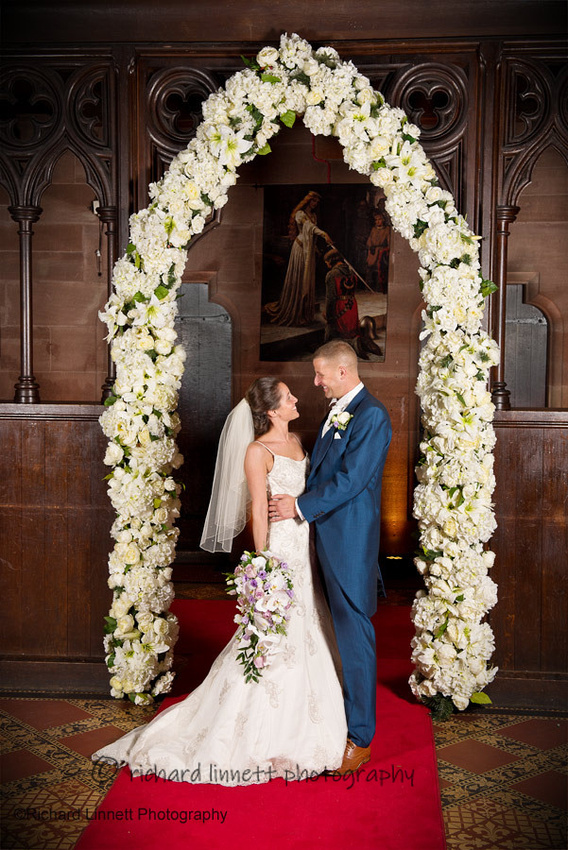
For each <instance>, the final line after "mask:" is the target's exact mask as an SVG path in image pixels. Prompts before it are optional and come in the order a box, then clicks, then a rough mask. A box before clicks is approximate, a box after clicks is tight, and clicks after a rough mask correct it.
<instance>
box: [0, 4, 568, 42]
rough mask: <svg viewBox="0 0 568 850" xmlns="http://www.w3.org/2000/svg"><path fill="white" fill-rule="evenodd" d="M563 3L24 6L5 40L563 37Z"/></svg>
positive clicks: (12, 8)
mask: <svg viewBox="0 0 568 850" xmlns="http://www.w3.org/2000/svg"><path fill="white" fill-rule="evenodd" d="M563 7H564V4H563V3H561V2H555V0H522V2H519V0H499V2H495V0H459V2H456V0H436V2H434V3H424V2H423V0H406V2H405V3H400V0H379V2H377V0H358V2H357V4H356V5H352V4H349V3H344V2H333V0H332V2H323V0H319V2H318V0H316V2H312V3H306V2H305V0H287V2H286V3H275V2H256V3H250V4H249V3H243V2H242V0H229V2H227V0H209V2H207V3H206V4H205V3H202V2H197V0H190V2H187V0H167V2H162V3H161V4H160V7H159V12H157V7H156V4H155V3H152V2H151V0H122V2H120V3H108V2H107V0H81V2H77V0H75V2H74V3H68V2H65V0H54V2H50V3H49V4H46V3H45V2H44V0H19V2H17V3H7V4H6V8H5V10H4V15H3V29H4V38H5V39H6V40H7V41H9V42H14V41H15V42H21V41H28V42H30V41H37V42H40V43H55V44H57V43H69V42H71V43H74V42H107V43H108V42H109V41H110V42H119V41H126V40H132V41H148V42H155V41H164V42H170V43H172V42H174V43H175V42H180V41H187V42H199V41H220V42H227V41H240V40H243V41H259V40H260V42H261V43H264V42H268V41H270V42H274V41H275V40H276V39H278V37H279V35H280V33H281V32H299V33H301V35H302V36H303V37H304V38H308V39H312V40H316V41H320V42H321V41H328V40H330V39H361V38H371V39H392V38H439V39H443V38H456V37H460V36H464V35H469V34H470V33H476V34H479V35H481V34H483V35H486V36H488V37H491V36H494V37H495V36H497V37H498V36H507V35H508V36H511V35H522V34H524V33H533V34H535V35H536V34H539V33H540V34H542V33H546V34H553V33H561V32H563V31H564V29H565V26H566V20H565V9H564V8H563Z"/></svg>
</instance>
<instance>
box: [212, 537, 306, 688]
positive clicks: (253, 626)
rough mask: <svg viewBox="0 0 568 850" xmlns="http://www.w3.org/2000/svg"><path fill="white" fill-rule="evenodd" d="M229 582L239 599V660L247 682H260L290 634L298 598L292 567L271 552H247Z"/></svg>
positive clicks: (230, 589) (237, 617) (230, 576)
mask: <svg viewBox="0 0 568 850" xmlns="http://www.w3.org/2000/svg"><path fill="white" fill-rule="evenodd" d="M226 581H227V592H228V593H229V594H231V595H233V596H235V595H236V596H237V608H238V613H237V614H236V615H235V618H234V619H235V623H237V624H238V625H239V629H238V630H237V639H238V644H237V645H238V649H239V654H238V656H237V658H238V660H239V661H240V663H241V664H242V665H243V667H244V675H245V681H247V682H250V681H254V682H258V681H259V678H260V676H261V675H262V670H264V669H265V668H266V667H268V666H269V665H270V661H271V657H272V656H273V655H274V653H275V652H276V651H277V648H278V644H279V643H280V641H281V639H282V636H285V635H286V629H287V625H288V621H289V619H290V615H291V607H292V603H293V599H294V590H293V586H292V579H291V577H290V574H289V568H288V565H287V564H286V563H284V562H283V561H280V559H279V558H277V557H276V556H274V555H272V554H271V553H270V552H268V551H266V552H264V553H261V554H257V553H256V552H244V553H243V554H242V555H241V558H240V561H239V563H238V564H237V566H236V567H235V570H234V572H232V573H226Z"/></svg>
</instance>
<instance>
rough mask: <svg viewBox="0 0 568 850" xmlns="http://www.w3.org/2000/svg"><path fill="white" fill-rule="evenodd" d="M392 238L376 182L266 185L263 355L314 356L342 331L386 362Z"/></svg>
mask: <svg viewBox="0 0 568 850" xmlns="http://www.w3.org/2000/svg"><path fill="white" fill-rule="evenodd" d="M390 239H391V228H390V222H389V219H388V215H387V214H386V212H385V207H384V196H383V194H382V192H381V190H380V189H377V188H375V187H374V186H369V185H368V184H359V183H355V184H335V185H328V184H323V185H320V184H314V185H310V184H308V185H306V184H303V185H292V186H281V185H277V186H274V185H271V186H265V187H264V222H263V254H262V299H261V323H260V360H263V361H267V360H270V361H289V360H310V359H311V356H312V354H313V352H314V351H315V350H316V348H318V346H320V345H322V344H323V343H324V342H327V341H328V340H330V339H334V338H338V337H339V338H342V339H345V340H347V341H348V342H349V343H350V344H351V345H352V346H353V348H354V349H355V351H356V352H357V355H358V357H359V358H361V359H362V360H370V361H383V360H384V358H385V346H386V327H387V300H388V273H389V254H390Z"/></svg>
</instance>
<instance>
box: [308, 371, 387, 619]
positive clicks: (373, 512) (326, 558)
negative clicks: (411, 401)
mask: <svg viewBox="0 0 568 850" xmlns="http://www.w3.org/2000/svg"><path fill="white" fill-rule="evenodd" d="M346 409H347V411H348V412H349V413H351V414H353V418H352V419H351V420H350V422H349V424H348V425H347V427H346V429H345V430H344V431H339V430H336V429H335V428H333V427H332V428H330V429H329V431H328V432H327V433H326V435H325V436H324V437H322V436H321V430H322V428H323V424H324V423H322V426H321V428H320V433H319V436H318V439H317V441H316V444H315V446H314V451H313V454H312V466H311V472H310V475H309V477H308V481H307V487H306V492H305V493H304V494H303V495H302V496H300V497H299V498H298V506H299V508H300V510H301V512H302V514H303V516H304V518H305V519H307V520H308V522H313V523H314V524H315V529H316V545H317V551H318V556H319V558H320V561H321V565H322V568H323V571H324V575H328V574H330V573H331V574H332V575H333V576H334V577H335V578H336V579H337V581H338V582H339V584H340V585H341V587H342V588H343V590H344V591H345V593H347V595H348V596H349V598H350V599H351V600H352V601H353V602H354V603H355V605H357V607H358V608H360V609H361V610H362V611H364V612H365V613H367V614H369V615H371V614H373V613H374V612H375V610H376V604H377V578H378V577H379V578H380V572H379V566H378V557H379V537H380V518H381V484H382V475H383V467H384V464H385V459H386V456H387V451H388V447H389V444H390V440H391V435H392V429H391V423H390V419H389V415H388V413H387V411H386V408H385V407H384V405H383V404H382V403H381V402H380V401H378V400H377V399H376V398H375V397H374V396H373V395H371V393H370V392H369V391H368V390H367V389H366V388H365V387H364V388H363V389H362V390H361V391H360V392H359V393H357V395H356V396H355V398H354V399H353V400H352V402H351V403H350V404H349V405H348V406H347V408H346ZM326 418H327V417H326ZM324 422H325V420H324ZM337 435H339V436H337Z"/></svg>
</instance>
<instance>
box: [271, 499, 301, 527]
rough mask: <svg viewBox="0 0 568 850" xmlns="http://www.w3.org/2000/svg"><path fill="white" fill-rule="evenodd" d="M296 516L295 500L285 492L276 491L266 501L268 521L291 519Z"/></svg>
mask: <svg viewBox="0 0 568 850" xmlns="http://www.w3.org/2000/svg"><path fill="white" fill-rule="evenodd" d="M296 516H298V513H297V511H296V500H295V498H294V497H293V496H290V495H288V494H287V493H277V494H276V495H275V496H273V497H272V498H271V499H270V501H269V502H268V517H269V519H270V522H279V520H281V519H293V518H294V517H296Z"/></svg>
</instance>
